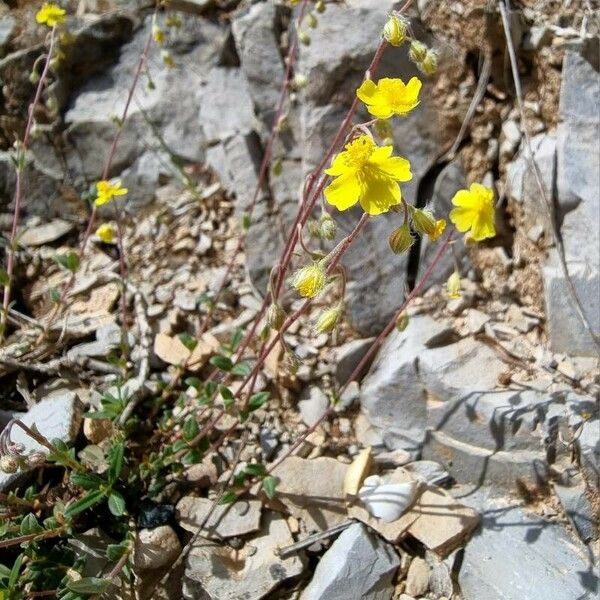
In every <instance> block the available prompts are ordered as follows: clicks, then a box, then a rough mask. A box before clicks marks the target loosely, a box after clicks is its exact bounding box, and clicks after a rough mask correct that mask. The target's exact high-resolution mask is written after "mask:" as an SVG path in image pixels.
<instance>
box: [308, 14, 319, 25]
mask: <svg viewBox="0 0 600 600" xmlns="http://www.w3.org/2000/svg"><path fill="white" fill-rule="evenodd" d="M306 22H307V23H308V26H309V27H310V28H311V29H315V28H316V26H317V25H318V24H319V21H318V20H317V17H315V15H313V13H309V14H308V17H306Z"/></svg>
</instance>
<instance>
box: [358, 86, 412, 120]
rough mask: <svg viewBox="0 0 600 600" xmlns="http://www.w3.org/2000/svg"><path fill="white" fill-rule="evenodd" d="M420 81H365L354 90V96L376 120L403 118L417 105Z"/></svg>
mask: <svg viewBox="0 0 600 600" xmlns="http://www.w3.org/2000/svg"><path fill="white" fill-rule="evenodd" d="M420 91H421V81H420V80H419V79H418V78H417V77H413V78H412V79H411V80H410V81H409V82H408V83H406V84H405V83H404V81H402V79H389V78H387V77H386V78H385V79H380V80H379V81H378V82H377V83H375V82H374V81H371V80H370V79H367V80H366V81H364V82H363V84H362V85H361V86H360V87H359V88H358V89H357V90H356V95H357V96H358V98H359V99H360V100H362V101H363V102H364V103H365V105H366V106H367V110H368V111H369V113H370V114H371V115H373V116H374V117H376V118H377V119H389V118H390V117H392V116H394V115H399V116H403V115H405V114H407V113H409V112H410V111H411V110H412V109H413V108H415V106H417V104H419V92H420Z"/></svg>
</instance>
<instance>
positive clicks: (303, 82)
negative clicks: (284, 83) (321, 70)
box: [292, 73, 308, 90]
mask: <svg viewBox="0 0 600 600" xmlns="http://www.w3.org/2000/svg"><path fill="white" fill-rule="evenodd" d="M292 83H293V85H294V87H295V88H296V89H297V90H301V89H302V88H305V87H306V86H307V85H308V77H306V75H302V73H296V74H295V75H294V79H293V80H292Z"/></svg>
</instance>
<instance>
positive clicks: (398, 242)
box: [389, 223, 415, 254]
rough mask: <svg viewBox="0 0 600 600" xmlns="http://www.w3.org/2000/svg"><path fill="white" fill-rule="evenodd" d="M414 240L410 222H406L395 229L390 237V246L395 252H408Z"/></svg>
mask: <svg viewBox="0 0 600 600" xmlns="http://www.w3.org/2000/svg"><path fill="white" fill-rule="evenodd" d="M414 242H415V238H414V237H413V234H412V233H411V231H410V227H409V226H408V223H404V224H403V225H401V226H400V227H398V229H394V231H392V234H391V235H390V238H389V244H390V248H391V249H392V252H393V253H394V254H402V253H403V252H407V251H408V250H409V249H410V247H411V246H412V245H413V244H414Z"/></svg>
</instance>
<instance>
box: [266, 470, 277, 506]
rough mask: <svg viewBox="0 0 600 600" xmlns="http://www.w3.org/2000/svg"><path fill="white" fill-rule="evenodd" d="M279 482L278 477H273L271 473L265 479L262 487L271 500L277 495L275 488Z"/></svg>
mask: <svg viewBox="0 0 600 600" xmlns="http://www.w3.org/2000/svg"><path fill="white" fill-rule="evenodd" d="M278 484H279V479H278V478H277V477H273V476H272V475H269V476H268V477H265V478H264V479H263V481H262V488H263V490H264V491H265V494H266V495H267V498H269V500H273V498H274V496H275V488H276V487H277V485H278Z"/></svg>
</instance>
